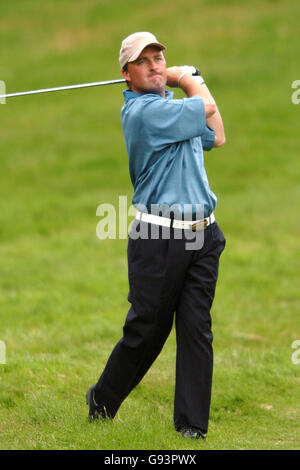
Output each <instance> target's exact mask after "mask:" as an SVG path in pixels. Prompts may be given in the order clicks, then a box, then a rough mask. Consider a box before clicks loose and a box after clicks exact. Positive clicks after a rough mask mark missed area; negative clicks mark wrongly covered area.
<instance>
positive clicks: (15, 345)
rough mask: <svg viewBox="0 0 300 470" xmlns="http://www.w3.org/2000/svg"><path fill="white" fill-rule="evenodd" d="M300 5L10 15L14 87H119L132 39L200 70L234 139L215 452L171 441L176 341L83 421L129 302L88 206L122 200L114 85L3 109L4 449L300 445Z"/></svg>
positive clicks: (133, 7) (229, 147)
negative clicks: (120, 396) (296, 355)
mask: <svg viewBox="0 0 300 470" xmlns="http://www.w3.org/2000/svg"><path fill="white" fill-rule="evenodd" d="M299 10H300V7H299V5H298V4H297V2H295V1H291V0H288V1H285V2H282V1H271V0H270V1H266V0H265V1H262V2H261V1H251V2H250V1H245V2H242V3H241V2H237V1H234V0H231V1H226V2H225V1H211V0H210V1H209V2H208V1H201V2H197V6H196V7H195V2H193V1H192V0H186V1H185V2H184V5H183V3H182V2H179V1H172V2H171V1H170V0H164V1H162V2H161V1H157V0H152V1H151V2H150V1H146V2H143V3H142V4H141V3H140V2H137V1H135V0H134V1H132V2H122V1H120V2H117V4H116V3H115V2H109V1H108V0H106V1H104V0H103V1H101V2H99V1H96V0H88V1H84V2H83V1H79V2H75V3H74V2H70V1H67V0H65V1H59V2H58V1H52V2H48V3H45V4H40V3H39V4H38V3H37V2H34V1H26V2H25V1H21V0H16V1H13V2H6V3H5V4H4V5H2V8H1V19H0V39H1V41H0V56H1V63H0V79H1V80H4V81H5V82H6V85H7V91H8V92H12V91H19V90H27V89H34V88H43V87H48V86H56V85H60V84H61V85H64V84H71V83H81V82H82V83H83V82H89V81H96V80H102V79H103V80H105V79H112V78H118V77H119V76H120V72H119V67H118V60H117V59H118V50H119V46H120V42H121V39H122V38H123V37H124V36H126V35H127V34H129V33H131V32H133V31H137V30H150V31H153V32H154V33H155V34H157V36H158V38H159V39H160V40H161V41H162V42H164V43H166V44H167V46H168V49H167V51H166V57H167V60H168V63H169V64H170V65H172V64H181V63H191V64H195V65H199V67H200V69H201V70H202V73H203V75H205V77H206V79H207V83H208V85H209V87H210V88H211V90H212V91H213V93H214V95H215V97H216V100H217V102H218V104H219V107H220V109H221V112H222V115H223V119H224V123H225V127H226V134H227V143H226V146H224V147H222V148H221V149H217V150H214V151H212V152H210V153H209V154H207V155H206V169H207V172H208V175H209V179H210V183H211V187H212V189H213V190H214V191H215V192H216V194H217V195H218V197H219V203H218V208H217V211H216V216H217V219H218V222H219V224H220V226H221V227H222V229H223V231H224V233H225V236H226V238H227V247H226V250H225V252H224V253H223V255H222V258H221V268H220V280H219V284H218V289H217V294H216V299H215V303H214V305H213V310H212V315H213V330H214V338H215V339H214V348H215V368H214V383H213V396H212V406H211V419H210V428H209V435H208V438H207V440H206V441H205V442H203V441H201V442H200V441H199V442H198V441H197V442H194V441H187V440H184V439H182V438H180V437H179V436H177V434H176V433H175V431H174V429H173V424H172V411H173V394H174V363H175V335H174V332H172V334H171V335H170V337H169V339H168V341H167V343H166V345H165V347H164V349H163V351H162V353H161V355H160V357H159V358H158V360H157V361H156V362H155V364H154V365H153V367H152V368H151V369H150V371H149V372H148V374H147V375H146V377H145V378H144V380H143V381H142V383H141V384H140V385H139V386H138V387H137V388H136V389H135V390H134V391H133V392H132V394H131V395H130V396H129V398H128V399H127V400H126V401H125V402H124V404H123V406H122V407H121V409H120V411H119V413H118V415H117V416H116V419H115V420H114V421H113V422H109V421H108V422H105V423H94V424H90V423H89V422H88V421H87V409H86V408H87V407H86V405H85V401H84V395H85V391H86V389H87V387H88V386H89V385H90V384H91V383H94V381H95V380H96V379H97V378H98V375H99V374H100V372H101V370H102V368H103V366H104V365H105V362H106V360H107V358H108V355H109V354H110V351H111V349H112V347H113V346H114V344H115V343H116V341H117V340H118V339H119V338H120V336H121V334H122V323H123V320H124V318H125V315H126V312H127V309H128V307H129V304H128V302H127V292H128V281H127V264H126V240H105V241H100V240H98V239H97V237H96V225H97V223H98V221H99V218H97V217H96V209H97V207H98V205H99V204H101V203H112V204H115V205H116V206H117V205H118V198H119V195H127V196H128V197H129V201H130V197H131V195H132V189H131V186H130V181H129V176H128V167H127V156H126V153H125V148H124V143H123V137H122V131H121V124H120V107H121V106H122V93H121V90H122V87H120V86H119V85H116V86H111V87H105V88H98V89H88V90H80V91H73V92H64V93H56V94H47V95H39V96H32V97H24V98H18V99H15V100H11V101H8V100H7V104H6V105H0V120H1V125H0V143H1V145H0V149H1V151H0V165H1V172H0V205H1V211H0V241H1V244H0V321H1V323H0V340H2V341H5V343H6V348H7V364H5V365H0V435H1V438H0V448H1V449H297V448H299V444H300V438H299V424H298V423H299V413H300V410H299V381H300V378H299V371H300V365H295V364H293V363H292V361H291V355H292V352H293V350H292V348H291V345H292V342H293V341H294V340H295V339H299V337H300V331H299V311H300V306H299V288H298V282H297V279H298V277H299V274H298V273H299V268H298V266H299V229H300V226H299V218H298V205H299V182H298V175H299V170H300V164H299V158H298V156H299V139H298V133H299V109H300V108H299V107H297V105H292V103H291V93H292V90H291V83H292V82H293V81H294V80H296V79H299V78H300V70H299V63H298V61H297V57H299V41H298V35H297V34H296V32H297V31H298V17H299V13H300V11H299ZM176 96H178V97H179V96H182V94H181V93H180V91H176Z"/></svg>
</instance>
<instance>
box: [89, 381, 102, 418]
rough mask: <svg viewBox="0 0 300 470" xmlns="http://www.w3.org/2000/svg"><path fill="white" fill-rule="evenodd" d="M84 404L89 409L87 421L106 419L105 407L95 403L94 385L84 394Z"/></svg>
mask: <svg viewBox="0 0 300 470" xmlns="http://www.w3.org/2000/svg"><path fill="white" fill-rule="evenodd" d="M86 404H87V405H88V407H89V420H90V421H94V420H95V419H105V418H106V417H107V414H106V411H105V407H104V406H103V405H98V403H96V401H95V385H92V386H91V387H90V388H89V389H88V391H87V392H86Z"/></svg>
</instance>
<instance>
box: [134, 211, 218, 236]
mask: <svg viewBox="0 0 300 470" xmlns="http://www.w3.org/2000/svg"><path fill="white" fill-rule="evenodd" d="M135 218H136V219H137V220H140V221H142V222H149V223H150V224H155V225H162V226H163V227H171V223H172V220H173V224H172V227H173V228H181V229H190V230H193V232H195V231H196V230H203V229H206V227H208V226H209V225H210V224H212V223H213V222H215V220H216V219H215V216H214V213H213V212H212V213H211V214H210V216H209V217H205V218H204V219H200V220H178V219H170V218H169V217H161V216H160V215H153V214H147V213H146V212H140V211H137V213H136V217H135Z"/></svg>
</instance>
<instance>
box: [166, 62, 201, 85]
mask: <svg viewBox="0 0 300 470" xmlns="http://www.w3.org/2000/svg"><path fill="white" fill-rule="evenodd" d="M196 71H197V69H196V68H195V67H194V66H193V65H181V66H179V67H169V68H167V85H168V86H170V87H178V86H179V85H178V80H179V78H180V76H181V75H182V74H183V73H186V74H188V75H191V76H192V75H193V74H196Z"/></svg>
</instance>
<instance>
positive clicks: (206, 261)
mask: <svg viewBox="0 0 300 470" xmlns="http://www.w3.org/2000/svg"><path fill="white" fill-rule="evenodd" d="M134 224H135V226H134V229H135V230H138V228H139V227H140V228H143V229H145V226H146V230H147V231H148V234H149V238H148V239H142V238H138V239H136V240H133V239H132V238H130V237H129V240H128V250H127V254H128V274H129V286H130V290H129V295H128V300H129V302H130V303H131V307H130V309H129V311H128V314H127V318H126V321H125V324H124V327H123V337H122V338H121V339H120V341H119V342H118V343H117V345H116V346H115V348H114V349H113V351H112V353H111V355H110V357H109V359H108V362H107V364H106V367H105V369H104V371H103V373H102V375H101V377H100V379H99V381H98V383H97V384H96V388H95V399H96V402H97V403H98V404H102V405H105V407H106V410H107V413H108V414H109V416H110V417H111V418H113V417H114V416H115V414H116V412H117V410H118V408H119V407H120V405H121V403H122V402H123V400H124V399H125V398H126V397H127V396H128V394H129V393H130V392H131V390H132V389H133V388H134V387H135V386H136V385H137V384H138V383H139V382H140V380H141V379H142V378H143V376H144V375H145V373H146V372H147V370H148V369H149V367H150V366H151V364H152V363H153V361H154V360H155V359H156V357H157V356H158V355H159V353H160V351H161V349H162V347H163V345H164V343H165V341H166V339H167V337H168V335H169V333H170V331H171V329H172V325H173V319H174V314H175V312H176V316H175V319H176V338H177V354H176V384H175V400H174V425H175V428H176V429H177V430H178V429H180V427H182V426H185V425H189V426H193V427H196V428H199V429H201V430H203V431H207V428H208V419H209V408H210V399H211V386H212V372H213V349H212V341H213V335H212V331H211V315H210V309H211V305H212V302H213V299H214V294H215V287H216V282H217V278H218V267H219V257H220V255H221V253H222V251H223V249H224V247H225V238H224V235H223V233H222V231H221V229H220V228H219V226H218V224H217V223H216V222H214V223H213V224H211V225H210V226H208V227H207V228H206V229H205V230H204V232H202V236H203V235H204V243H203V247H202V248H200V249H195V250H190V249H189V250H187V249H186V246H187V245H186V243H190V238H186V236H185V235H184V232H182V233H183V237H182V239H176V235H175V232H177V235H178V230H179V229H171V231H170V237H169V239H164V238H165V237H164V236H163V230H164V229H162V228H161V227H160V232H159V239H151V238H150V236H151V225H150V224H147V223H146V222H138V221H135V222H134ZM143 224H145V225H144V226H143ZM156 228H157V226H156ZM144 233H145V230H144ZM196 233H197V232H196ZM189 246H191V245H189Z"/></svg>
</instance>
